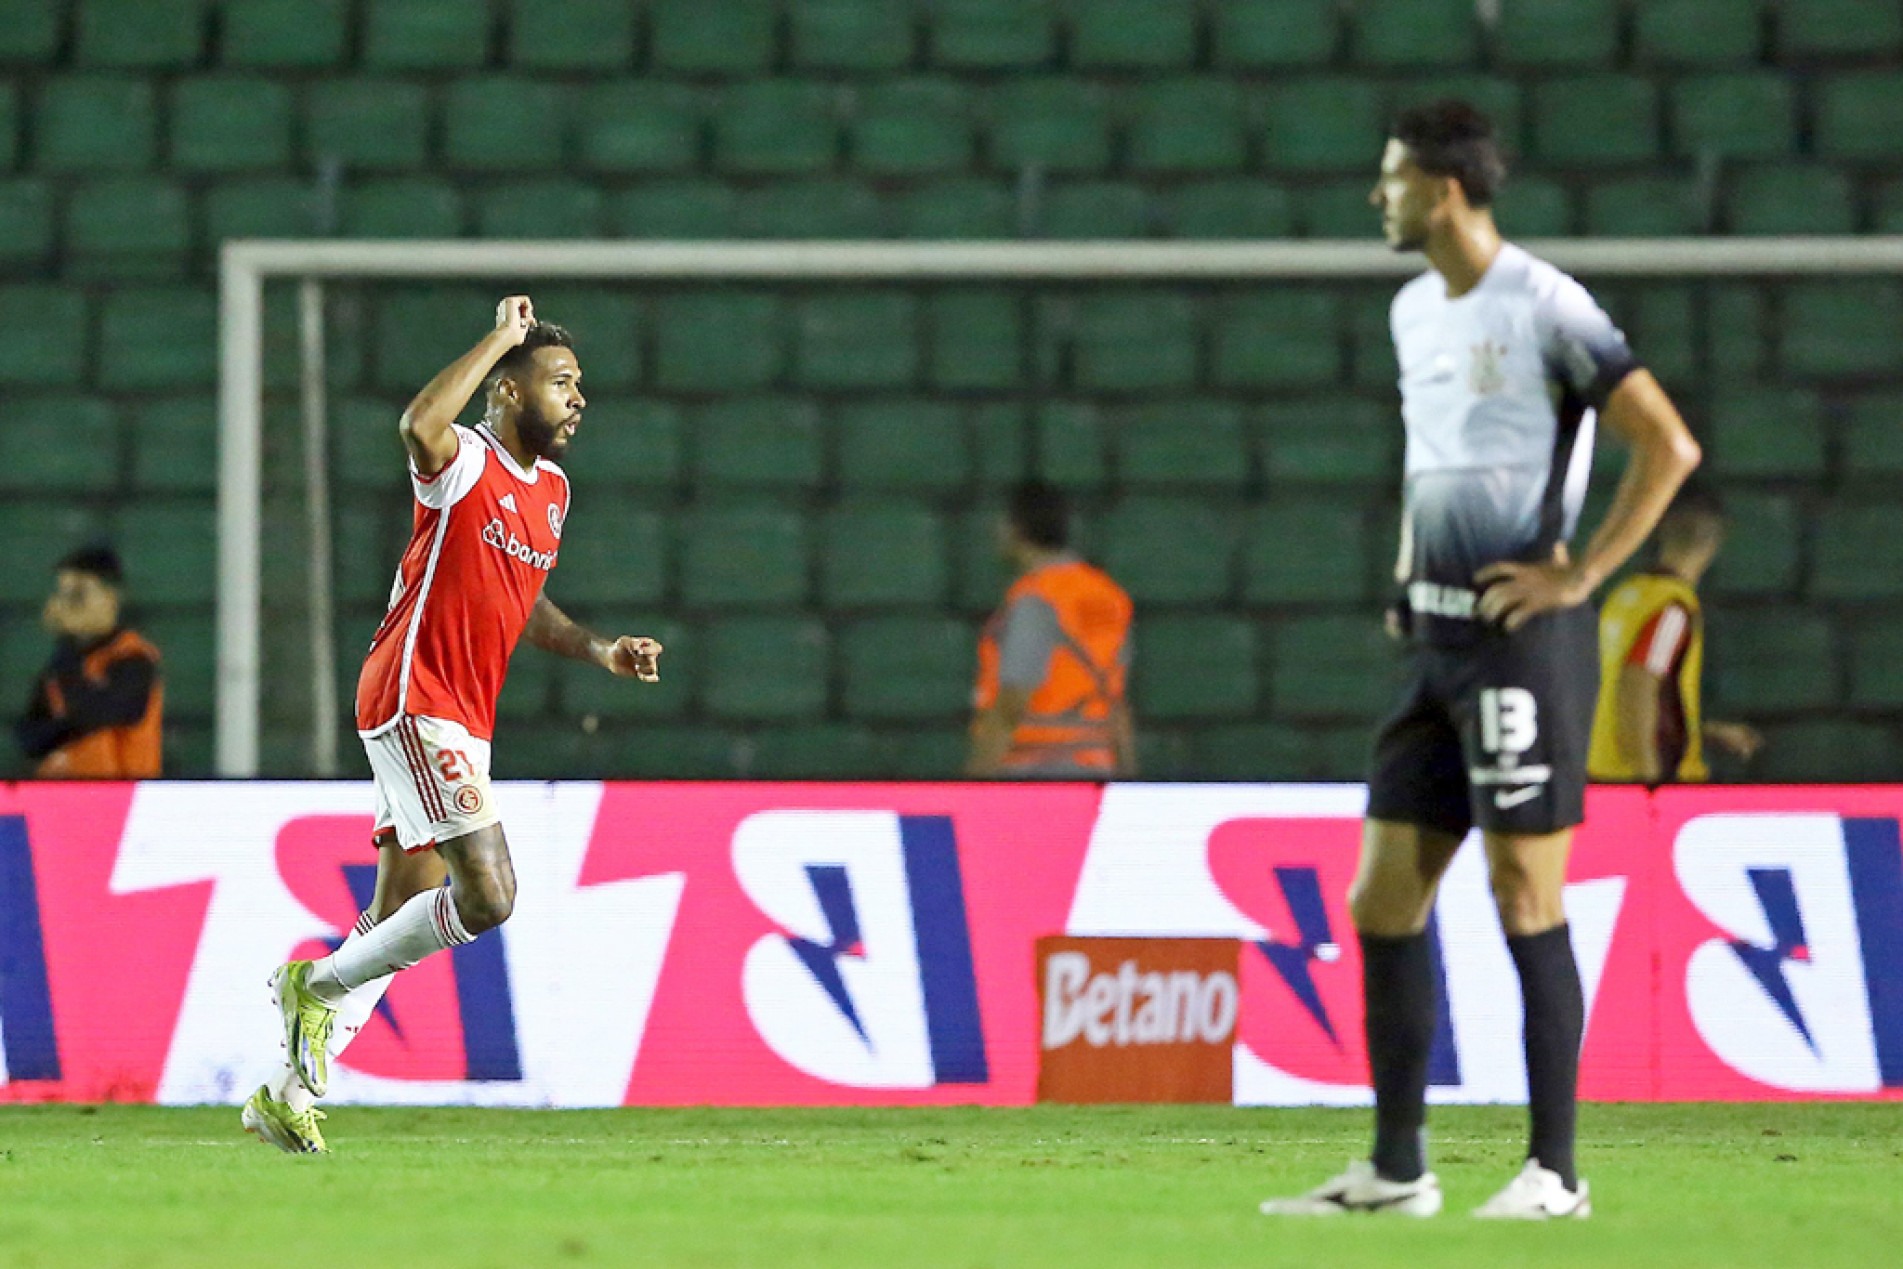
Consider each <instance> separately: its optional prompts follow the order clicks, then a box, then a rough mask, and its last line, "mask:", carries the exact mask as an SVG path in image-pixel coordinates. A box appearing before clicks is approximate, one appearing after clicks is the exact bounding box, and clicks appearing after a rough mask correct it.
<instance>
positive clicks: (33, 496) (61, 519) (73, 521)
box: [0, 473, 112, 709]
mask: <svg viewBox="0 0 1903 1269" xmlns="http://www.w3.org/2000/svg"><path fill="white" fill-rule="evenodd" d="M110 476H111V473H108V475H107V480H108V481H110ZM41 496H43V495H41V494H39V493H38V491H27V490H23V491H21V492H20V493H18V494H10V495H9V496H8V497H6V498H0V534H4V535H5V537H6V540H7V541H8V542H11V543H13V544H14V549H15V550H16V551H17V552H18V555H19V565H18V566H17V567H15V568H9V569H0V604H8V605H13V606H15V608H16V611H15V612H14V613H13V614H12V615H13V616H14V617H17V618H19V619H18V620H3V621H0V652H3V651H4V649H5V643H4V639H5V637H6V634H7V632H9V631H11V630H15V629H19V630H24V631H26V632H27V633H28V635H29V636H30V637H29V645H30V647H31V652H30V654H29V655H28V658H27V659H28V660H29V661H30V662H31V664H32V668H33V669H34V670H37V669H38V668H39V667H40V666H41V665H42V664H44V663H45V660H46V657H47V654H48V653H50V652H51V651H52V645H51V643H50V641H49V640H48V639H47V637H46V635H45V633H44V631H42V630H41V629H40V623H39V614H40V606H41V605H42V604H44V603H45V602H46V597H47V596H48V595H50V594H52V593H53V583H54V570H53V566H54V564H55V563H57V562H58V561H59V560H60V559H62V558H63V557H64V556H66V555H67V554H68V553H69V552H71V551H73V550H75V549H76V548H78V547H80V546H84V545H86V544H88V543H92V542H100V541H106V540H109V539H110V537H111V532H110V531H111V528H112V518H111V515H110V513H109V510H108V509H107V507H106V506H104V505H103V504H99V503H97V502H89V501H85V500H78V499H75V498H73V497H72V496H71V495H70V494H69V493H68V492H67V491H63V490H61V491H57V492H53V493H52V496H51V498H49V499H48V500H47V501H38V500H37V499H38V498H40V497H41ZM15 668H18V667H17V664H16V663H15V662H14V661H12V660H11V659H10V657H9V656H7V655H3V654H0V675H5V674H7V673H8V671H10V670H13V669H15ZM25 699H26V690H25V687H24V685H22V687H21V689H20V690H19V691H18V692H14V693H12V694H10V695H0V700H5V701H11V702H12V704H11V705H9V706H8V708H9V709H12V708H15V707H17V706H18V705H19V704H20V702H22V701H23V700H25Z"/></svg>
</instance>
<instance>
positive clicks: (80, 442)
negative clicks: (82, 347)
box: [0, 396, 208, 494]
mask: <svg viewBox="0 0 1903 1269" xmlns="http://www.w3.org/2000/svg"><path fill="white" fill-rule="evenodd" d="M7 422H8V432H9V445H8V450H9V453H8V456H7V462H6V464H5V466H4V468H3V469H0V489H6V490H9V491H10V492H11V493H13V494H41V493H56V492H57V493H75V494H83V493H104V492H107V491H108V490H110V489H112V488H113V487H114V485H115V484H116V483H117V481H118V476H119V419H118V414H117V412H116V411H115V410H114V409H113V408H112V404H111V403H110V402H108V401H104V400H101V399H100V398H98V397H69V396H58V397H50V396H28V397H16V398H14V399H12V400H10V401H8V402H7ZM207 458H208V455H205V454H200V455H199V460H200V461H201V462H203V461H206V459H207Z"/></svg>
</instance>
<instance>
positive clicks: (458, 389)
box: [243, 295, 661, 1153]
mask: <svg viewBox="0 0 1903 1269" xmlns="http://www.w3.org/2000/svg"><path fill="white" fill-rule="evenodd" d="M478 388H486V390H487V397H486V408H485V410H484V414H483V421H482V423H481V424H479V425H478V426H476V427H474V428H466V427H462V426H460V425H458V424H457V422H456V417H457V415H458V414H460V413H461V412H462V410H463V409H464V407H465V406H467V405H468V404H469V400H470V398H471V397H473V396H474V395H475V394H476V390H477V389H478ZM585 404H586V403H585V401H584V400H583V398H582V392H581V367H580V365H579V364H578V363H577V362H576V359H575V351H574V348H573V346H572V344H571V342H570V340H569V336H568V332H566V331H564V330H563V329H562V328H561V327H559V326H553V325H550V324H548V323H545V322H538V321H536V319H535V310H534V307H533V306H532V305H531V304H530V302H529V300H528V297H526V296H520V295H516V296H510V297H509V298H508V299H505V300H503V301H502V303H501V304H500V305H499V306H498V307H497V310H496V325H495V329H494V330H492V331H490V332H489V334H487V335H486V336H484V337H483V339H482V342H480V343H478V344H477V345H476V346H475V347H474V348H472V349H471V350H470V351H469V352H468V353H466V354H464V355H463V356H462V357H461V358H460V359H458V360H457V361H455V362H453V363H451V364H450V366H449V367H448V368H447V369H445V370H443V371H442V373H440V374H438V375H437V376H436V377H435V378H434V379H432V380H431V381H430V382H429V384H428V385H427V386H426V387H424V389H423V390H422V392H420V393H418V394H417V396H416V399H415V400H413V401H411V402H410V405H409V408H408V409H407V410H405V411H404V412H403V418H402V421H401V423H400V425H399V430H400V432H401V435H402V437H403V444H404V447H405V448H406V449H407V450H408V451H409V460H410V485H411V490H412V492H413V493H414V494H415V498H416V505H415V520H414V527H413V528H412V530H411V533H410V543H409V546H408V547H407V548H406V549H405V550H404V552H403V560H402V563H401V564H400V565H399V566H398V568H397V576H396V584H395V586H394V588H393V589H392V590H391V592H390V606H389V610H388V611H387V612H386V613H385V614H384V618H383V622H382V624H381V625H380V626H379V627H378V629H377V633H376V638H375V639H374V640H373V641H372V643H371V645H370V655H369V657H368V658H367V659H366V660H365V661H364V666H363V673H362V676H361V677H360V678H359V680H358V683H357V732H358V734H359V735H360V736H361V737H362V738H363V744H364V749H365V750H366V751H367V752H368V753H369V756H370V768H371V771H372V772H373V773H374V775H375V778H376V792H377V818H376V829H375V833H374V841H375V844H376V847H377V852H378V865H377V888H376V896H375V899H374V900H373V901H372V904H371V907H370V910H369V911H367V912H365V913H364V914H363V916H362V917H361V918H360V919H359V920H358V922H357V925H356V928H355V929H354V930H353V931H352V932H351V934H350V936H349V937H348V938H346V939H345V940H344V942H343V944H342V945H341V946H339V947H338V949H337V950H336V951H335V952H334V953H332V954H331V955H329V956H326V957H324V958H323V959H322V960H318V961H292V962H290V963H288V964H286V965H284V966H282V967H281V968H280V969H279V970H278V971H277V972H276V973H275V974H274V975H272V978H271V982H272V986H273V988H274V990H275V992H276V997H277V1002H278V1007H279V1009H280V1010H281V1012H282V1013H283V1016H284V1034H285V1043H286V1048H287V1057H286V1061H285V1067H284V1070H283V1071H282V1072H281V1073H280V1075H279V1076H278V1078H277V1079H276V1080H275V1081H273V1082H272V1083H267V1084H265V1085H262V1086H260V1087H259V1089H258V1091H257V1092H256V1093H254V1094H253V1095H252V1097H251V1099H250V1100H249V1101H248V1102H246V1103H245V1107H244V1112H243V1122H244V1126H245V1127H246V1128H247V1129H248V1130H250V1131H251V1132H254V1133H256V1134H257V1135H258V1136H259V1137H260V1138H261V1139H263V1140H267V1141H269V1142H271V1143H272V1144H274V1145H276V1146H278V1147H280V1148H282V1149H284V1150H287V1151H292V1152H295V1153H322V1152H323V1151H324V1150H325V1145H324V1140H323V1136H322V1134H321V1132H320V1131H319V1129H318V1127H317V1120H318V1119H319V1118H321V1117H322V1112H321V1111H318V1110H317V1109H316V1108H315V1102H316V1099H317V1098H319V1097H321V1096H323V1095H324V1092H325V1090H326V1088H327V1086H328V1083H329V1059H330V1057H331V1055H332V1054H333V1053H335V1052H340V1051H342V1049H343V1047H344V1046H345V1045H346V1044H348V1043H349V1042H350V1039H351V1037H352V1036H354V1035H355V1034H356V1032H357V1030H358V1029H359V1028H360V1027H362V1026H363V1024H364V1022H366V1021H367V1020H368V1019H369V1017H370V1013H371V1011H372V1010H373V1009H375V1008H376V1005H377V1002H378V1000H380V999H381V998H382V996H383V992H384V989H385V988H386V987H387V986H388V985H389V982H390V977H391V975H393V974H395V973H396V972H397V971H398V970H402V969H407V968H409V967H410V966H412V965H414V964H416V963H417V962H418V961H420V960H422V959H423V958H424V957H426V956H429V955H430V954H431V953H434V952H439V951H442V950H443V949H445V948H451V947H456V946H459V945H460V944H463V943H467V942H469V941H470V940H471V939H474V938H475V937H476V936H477V935H479V934H481V933H482V932H483V931H484V930H489V929H493V928H495V927H496V926H498V925H501V924H502V923H503V922H504V921H506V920H508V919H509V913H510V911H511V909H512V908H513V907H514V905H515V870H514V868H513V867H512V866H511V864H510V861H509V844H508V841H507V840H506V839H505V838H504V836H503V832H502V825H501V823H500V821H499V818H498V816H497V813H496V809H495V804H494V801H493V799H492V797H491V794H490V790H489V742H490V738H491V736H492V735H493V734H494V731H495V716H496V697H497V694H498V693H500V692H501V690H502V680H503V678H504V676H505V675H506V674H507V673H508V667H509V655H510V653H511V652H513V651H514V649H515V645H516V643H517V641H518V640H519V639H522V638H526V639H527V640H528V641H529V642H530V643H532V644H534V645H535V646H536V647H538V648H545V649H547V650H548V651H550V652H554V653H558V654H560V655H562V656H566V657H571V658H573V659H574V660H577V661H586V662H588V663H590V664H593V665H598V666H600V667H601V668H602V669H604V670H607V671H608V672H609V673H611V674H615V675H619V676H622V677H628V678H636V679H639V680H641V681H642V682H644V683H653V682H657V681H658V680H659V679H660V668H659V658H660V655H661V645H660V644H659V643H658V642H656V641H655V640H653V639H648V638H640V637H636V636H627V635H624V636H622V637H621V638H618V639H604V638H602V637H600V636H598V635H596V634H594V633H593V632H591V631H589V630H587V629H584V628H583V627H582V626H580V625H577V624H576V623H575V622H573V621H571V620H569V618H568V617H567V616H565V615H564V614H563V613H562V611H561V610H560V609H559V608H557V607H556V606H555V605H554V604H552V603H550V602H549V600H548V598H547V597H546V596H545V595H543V594H542V586H543V583H544V582H545V581H547V579H548V575H549V572H550V571H551V570H552V569H554V567H555V558H556V555H557V553H558V552H559V550H560V548H561V539H562V526H563V522H564V520H565V519H566V517H567V514H568V477H567V476H565V475H563V473H562V469H561V468H560V467H559V466H557V465H556V460H559V459H560V458H561V457H562V456H563V455H564V454H566V453H567V451H568V446H569V443H570V442H571V441H572V440H573V439H574V436H575V431H576V429H577V427H579V425H580V423H581V416H582V408H583V406H584V405H585ZM445 877H447V878H448V880H449V885H448V886H447V887H445V886H444V885H443V881H444V879H445Z"/></svg>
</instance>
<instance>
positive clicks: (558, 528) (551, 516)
mask: <svg viewBox="0 0 1903 1269" xmlns="http://www.w3.org/2000/svg"><path fill="white" fill-rule="evenodd" d="M548 531H549V532H550V533H553V534H554V535H555V540H556V541H557V542H560V541H561V540H562V509H561V508H560V507H558V506H556V505H555V504H554V503H552V502H551V503H549V504H548Z"/></svg>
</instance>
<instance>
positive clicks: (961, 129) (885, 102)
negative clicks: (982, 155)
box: [848, 5, 977, 176]
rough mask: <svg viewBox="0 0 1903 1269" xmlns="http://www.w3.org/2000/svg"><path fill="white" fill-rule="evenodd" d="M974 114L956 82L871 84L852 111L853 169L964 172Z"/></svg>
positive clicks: (973, 148) (897, 172) (967, 95)
mask: <svg viewBox="0 0 1903 1269" xmlns="http://www.w3.org/2000/svg"><path fill="white" fill-rule="evenodd" d="M878 7H880V8H881V9H889V8H890V6H885V5H880V6H878ZM974 109H975V107H974V104H973V102H972V100H971V93H970V92H969V91H968V90H967V88H966V86H965V85H963V84H961V83H959V82H958V81H957V80H955V79H949V78H933V79H922V78H920V79H899V80H890V81H885V82H881V83H874V84H869V85H867V86H866V87H865V88H864V89H862V90H860V91H859V93H858V95H857V100H856V102H855V103H854V107H853V111H852V121H851V125H850V129H849V134H848V135H849V150H850V154H851V160H852V165H853V166H854V167H855V168H857V169H859V170H860V171H862V172H869V173H875V174H877V175H880V176H911V175H915V174H918V173H922V172H963V171H964V170H965V169H966V168H968V167H970V166H971V163H972V157H973V154H974V153H975V151H976V147H977V139H976V136H977V134H976V127H977V125H976V120H975V118H974Z"/></svg>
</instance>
